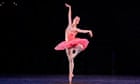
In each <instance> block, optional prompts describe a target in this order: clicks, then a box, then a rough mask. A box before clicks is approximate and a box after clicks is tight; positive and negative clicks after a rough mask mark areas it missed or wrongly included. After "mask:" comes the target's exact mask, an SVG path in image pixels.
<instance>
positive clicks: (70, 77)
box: [69, 75, 72, 83]
mask: <svg viewBox="0 0 140 84" xmlns="http://www.w3.org/2000/svg"><path fill="white" fill-rule="evenodd" d="M71 82H72V76H71V75H69V83H71Z"/></svg>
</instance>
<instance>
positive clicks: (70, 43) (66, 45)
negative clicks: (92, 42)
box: [54, 38, 89, 50]
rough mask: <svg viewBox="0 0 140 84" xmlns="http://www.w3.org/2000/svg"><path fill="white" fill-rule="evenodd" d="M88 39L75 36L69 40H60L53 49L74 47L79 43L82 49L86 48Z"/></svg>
mask: <svg viewBox="0 0 140 84" xmlns="http://www.w3.org/2000/svg"><path fill="white" fill-rule="evenodd" d="M88 43H89V41H88V40H87V39H81V38H75V39H73V40H70V41H62V42H60V43H59V44H58V45H57V46H56V47H55V48H54V49H55V50H65V49H66V48H73V47H76V46H77V45H78V44H81V45H82V46H83V49H82V50H84V49H85V48H87V46H88Z"/></svg>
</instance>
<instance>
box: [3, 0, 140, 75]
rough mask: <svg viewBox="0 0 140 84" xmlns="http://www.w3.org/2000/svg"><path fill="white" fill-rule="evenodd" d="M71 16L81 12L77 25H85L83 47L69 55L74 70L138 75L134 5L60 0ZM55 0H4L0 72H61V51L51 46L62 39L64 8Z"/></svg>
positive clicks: (63, 62)
mask: <svg viewBox="0 0 140 84" xmlns="http://www.w3.org/2000/svg"><path fill="white" fill-rule="evenodd" d="M65 2H68V3H69V4H71V5H72V11H73V14H72V15H73V17H74V16H76V15H78V16H80V17H81V22H80V24H79V26H78V27H79V28H81V29H91V30H92V31H93V33H94V37H93V38H90V37H89V35H88V34H79V35H78V36H79V37H85V38H87V39H88V40H89V41H90V43H89V46H88V48H87V49H86V50H85V51H84V52H82V53H80V54H79V55H78V56H77V57H76V58H75V71H74V72H75V73H77V74H93V75H94V74H108V75H119V74H120V75H123V74H127V75H138V74H140V72H139V71H140V65H139V63H140V62H139V59H138V58H139V45H138V44H139V41H140V40H139V35H140V34H139V18H140V14H139V12H138V11H137V10H139V8H132V7H130V6H129V7H128V6H125V8H124V5H122V6H121V4H119V5H115V4H109V3H108V2H102V3H101V2H97V1H93V2H91V1H90V2H89V1H88V2H87V0H83V1H80V0H77V1H74V0H71V1H65ZM65 2H59V1H45V0H44V1H43V0H36V1H33V0H30V1H26V0H25V1H23V0H19V1H16V3H18V5H17V6H15V5H13V4H12V1H11V2H10V1H9V2H8V1H7V2H6V4H5V5H4V6H2V7H0V9H1V23H0V24H1V32H2V33H1V42H2V43H1V54H0V67H1V68H0V73H1V75H10V74H14V75H16V74H44V75H45V74H46V75H47V74H67V73H68V60H67V57H66V55H65V52H64V51H55V50H54V47H55V46H56V45H57V44H58V43H59V42H61V41H63V40H64V30H65V28H66V26H67V12H68V9H67V8H65V6H64V3H65Z"/></svg>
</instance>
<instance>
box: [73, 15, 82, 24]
mask: <svg viewBox="0 0 140 84" xmlns="http://www.w3.org/2000/svg"><path fill="white" fill-rule="evenodd" d="M79 22H80V17H79V16H76V17H75V18H74V19H73V24H76V25H77V24H79Z"/></svg>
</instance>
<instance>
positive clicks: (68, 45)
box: [55, 3, 93, 83]
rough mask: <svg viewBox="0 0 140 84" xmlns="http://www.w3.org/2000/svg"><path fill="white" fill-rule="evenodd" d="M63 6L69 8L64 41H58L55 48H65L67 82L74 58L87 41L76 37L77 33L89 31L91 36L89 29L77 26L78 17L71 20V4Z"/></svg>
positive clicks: (71, 75) (83, 48)
mask: <svg viewBox="0 0 140 84" xmlns="http://www.w3.org/2000/svg"><path fill="white" fill-rule="evenodd" d="M65 6H66V7H68V8H69V12H68V26H67V28H66V30H65V41H62V42H61V43H59V44H58V45H57V46H56V47H55V50H66V54H67V57H68V61H69V82H70V83H71V82H72V77H74V74H73V69H74V58H75V57H76V56H77V55H78V54H79V53H80V52H81V51H83V50H85V49H86V47H87V45H88V43H89V41H88V40H87V39H81V38H76V35H77V34H78V33H89V34H90V36H91V37H92V36H93V34H92V31H91V30H81V29H78V28H77V25H78V24H79V21H80V17H78V16H76V17H75V18H74V19H73V21H72V15H71V14H72V11H71V6H70V5H68V4H67V3H65Z"/></svg>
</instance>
